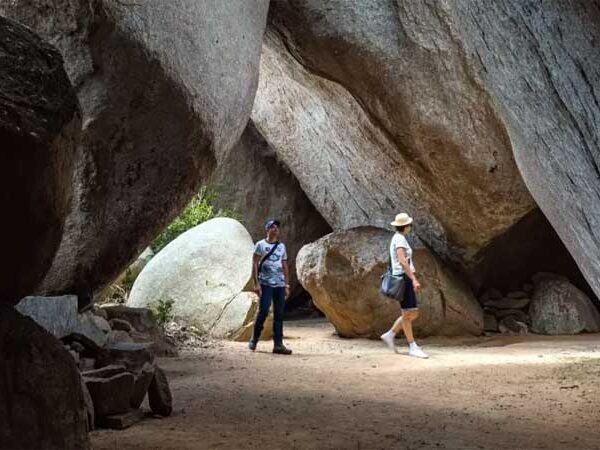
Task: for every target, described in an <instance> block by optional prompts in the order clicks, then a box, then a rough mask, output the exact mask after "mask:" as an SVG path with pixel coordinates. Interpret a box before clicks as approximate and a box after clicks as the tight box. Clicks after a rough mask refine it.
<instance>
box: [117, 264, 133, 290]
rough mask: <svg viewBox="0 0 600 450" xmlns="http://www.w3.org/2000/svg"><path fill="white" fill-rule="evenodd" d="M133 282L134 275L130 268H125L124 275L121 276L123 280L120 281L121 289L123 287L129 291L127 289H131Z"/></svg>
mask: <svg viewBox="0 0 600 450" xmlns="http://www.w3.org/2000/svg"><path fill="white" fill-rule="evenodd" d="M134 282H135V275H134V273H133V271H132V270H131V269H130V268H127V269H126V270H125V276H123V280H122V281H121V283H120V284H121V286H122V287H123V289H125V290H126V291H127V292H129V291H131V288H132V287H133V283H134Z"/></svg>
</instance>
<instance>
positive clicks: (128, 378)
mask: <svg viewBox="0 0 600 450" xmlns="http://www.w3.org/2000/svg"><path fill="white" fill-rule="evenodd" d="M83 381H84V382H85V385H86V386H87V388H88V391H89V393H90V395H91V397H92V401H93V403H94V414H95V417H96V421H98V420H99V418H100V417H103V416H110V415H112V414H121V413H124V412H126V411H128V410H129V399H130V396H131V393H132V392H133V386H134V382H135V376H134V375H133V374H131V373H129V372H123V373H120V374H117V375H113V376H112V377H108V378H87V377H86V378H84V379H83Z"/></svg>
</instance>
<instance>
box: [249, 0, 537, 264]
mask: <svg viewBox="0 0 600 450" xmlns="http://www.w3.org/2000/svg"><path fill="white" fill-rule="evenodd" d="M435 8H436V6H435V5H434V6H429V4H427V5H425V4H423V2H409V1H401V2H397V4H395V2H380V1H374V0H373V1H362V0H360V1H359V0H353V1H336V2H313V1H308V0H298V1H294V0H289V1H285V0H282V1H277V2H273V4H272V5H271V11H270V22H269V32H268V33H267V36H266V39H265V44H264V47H263V56H262V58H261V79H260V82H259V88H258V92H257V97H256V101H255V105H254V109H253V113H252V119H253V121H254V122H255V124H256V126H257V128H258V129H259V131H260V132H261V133H262V134H263V136H265V138H266V139H267V141H268V142H269V143H270V144H271V145H272V146H273V148H274V149H275V150H276V152H277V154H278V156H279V157H280V159H281V160H282V161H283V162H284V163H285V164H286V165H287V166H288V167H289V168H290V170H291V171H292V172H293V173H294V175H295V176H296V177H297V178H298V180H299V182H300V185H301V186H302V187H303V189H304V191H305V192H306V193H307V195H308V197H309V198H310V200H311V201H312V203H313V204H314V205H315V207H316V208H317V209H318V210H319V212H320V213H321V214H322V215H323V217H324V218H325V219H326V220H327V222H328V223H329V224H330V225H331V226H332V228H333V229H336V230H337V229H345V228H350V227H353V226H357V225H376V226H386V225H387V224H388V223H389V221H390V218H391V217H393V216H394V215H395V214H396V213H397V212H398V211H400V210H408V211H409V212H411V213H412V214H414V215H415V216H416V224H417V226H416V232H417V233H418V235H419V237H420V238H422V239H423V240H424V241H425V242H426V243H427V244H428V246H430V247H431V248H432V249H433V250H434V251H435V252H436V253H437V254H439V255H441V256H443V257H444V258H447V259H453V260H456V261H458V262H460V263H463V262H469V261H470V260H471V259H472V258H473V257H474V255H475V254H476V253H477V252H479V251H480V250H481V249H482V248H484V247H485V246H487V245H488V244H489V243H490V242H491V241H492V240H493V239H494V238H495V237H497V236H499V235H501V234H503V233H505V232H506V231H507V230H508V229H509V228H510V227H511V226H512V225H513V224H515V223H516V222H517V221H518V220H520V219H521V218H522V217H523V216H524V215H525V214H527V213H528V212H529V211H531V210H532V209H533V208H534V207H535V203H534V202H533V200H532V198H531V197H530V195H529V194H528V192H527V189H526V187H525V185H524V183H523V182H522V179H521V176H520V174H519V171H518V169H517V166H516V164H515V162H514V159H513V155H512V149H511V146H510V141H509V139H508V135H507V134H506V131H505V128H504V126H503V123H502V120H501V117H500V116H499V115H498V113H497V112H496V111H495V109H494V104H493V101H492V98H491V96H490V95H489V94H488V92H487V91H486V89H485V86H484V85H483V84H482V83H481V82H480V81H479V80H478V79H477V77H476V70H475V68H474V67H473V64H472V63H471V60H470V55H469V54H468V53H467V52H466V51H465V49H464V48H463V46H462V45H461V44H460V42H457V40H456V37H455V35H456V32H457V30H455V29H454V28H453V27H452V26H451V25H452V24H448V23H447V22H448V21H447V18H446V17H445V16H443V15H439V14H436V11H435ZM364 67H368V68H369V70H362V68H364Z"/></svg>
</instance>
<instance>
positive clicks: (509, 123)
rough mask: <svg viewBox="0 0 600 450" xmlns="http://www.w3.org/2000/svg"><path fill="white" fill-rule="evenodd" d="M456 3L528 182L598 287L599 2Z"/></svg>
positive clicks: (456, 14)
mask: <svg viewBox="0 0 600 450" xmlns="http://www.w3.org/2000/svg"><path fill="white" fill-rule="evenodd" d="M449 5H452V6H453V7H454V8H455V10H453V13H454V20H456V23H457V26H458V28H460V31H461V35H462V36H463V39H464V41H465V42H466V43H467V45H468V48H469V50H470V52H471V53H472V56H473V58H474V59H475V60H477V61H478V62H479V64H480V69H481V70H480V71H479V73H478V75H479V76H480V77H481V79H482V80H484V82H485V86H486V89H487V91H488V92H489V93H490V95H491V96H492V99H493V103H494V107H495V109H496V111H498V114H499V115H500V117H501V119H502V121H503V123H504V125H505V127H506V130H507V133H508V137H509V139H510V142H511V145H512V148H513V152H514V154H515V158H516V160H517V164H518V166H519V169H520V170H521V173H522V174H523V177H524V179H525V183H526V184H527V187H528V188H529V190H530V191H531V193H532V195H533V197H534V198H535V200H536V202H537V203H538V204H539V206H540V208H541V209H542V211H544V214H545V215H546V216H547V217H548V219H549V220H550V222H551V223H552V225H553V227H554V228H555V229H556V231H557V232H558V234H559V235H560V237H561V239H562V240H563V242H564V243H565V244H566V246H567V248H568V249H569V250H570V252H571V254H572V255H573V257H574V258H575V260H576V261H577V264H578V265H579V267H580V269H581V271H582V272H583V274H584V275H585V277H586V279H587V281H588V282H589V284H590V286H591V287H592V288H593V289H594V291H595V293H596V295H597V296H600V262H599V260H598V255H599V254H600V201H599V200H598V199H599V198H600V169H599V167H600V144H599V142H600V138H599V136H600V91H599V90H600V85H599V83H598V79H599V77H600V53H598V41H599V40H600V5H599V4H598V2H597V1H588V0H575V1H572V2H562V1H558V0H550V1H544V2H532V1H526V2H523V1H520V0H501V1H497V2H493V4H490V3H488V2H486V1H483V0H476V1H472V2H454V3H450V4H449Z"/></svg>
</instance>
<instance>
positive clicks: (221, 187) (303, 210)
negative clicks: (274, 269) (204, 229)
mask: <svg viewBox="0 0 600 450" xmlns="http://www.w3.org/2000/svg"><path fill="white" fill-rule="evenodd" d="M232 181H234V182H232ZM210 185H211V186H212V188H213V189H214V190H215V191H216V193H217V195H216V198H217V206H219V207H222V208H227V209H231V210H235V211H237V212H239V213H240V215H241V217H242V219H241V221H242V223H243V224H244V226H245V227H246V229H247V230H248V232H249V233H250V235H251V236H252V239H253V240H254V241H255V242H256V241H259V240H260V239H264V237H265V228H264V226H265V221H266V220H267V219H268V218H272V217H275V218H277V219H279V220H280V221H281V224H282V236H281V239H282V241H283V242H285V245H286V248H287V251H288V263H289V265H290V281H291V285H292V290H293V291H295V292H297V291H298V289H297V287H299V286H298V285H297V279H296V255H297V254H298V251H299V250H300V248H301V247H302V246H303V245H305V244H308V243H309V242H313V241H315V240H317V239H319V238H320V237H322V236H324V235H326V234H327V233H330V232H331V227H330V226H329V225H328V224H327V222H326V221H325V220H324V219H323V217H322V216H321V215H320V214H319V212H318V211H317V210H316V209H315V207H314V206H313V204H312V203H311V202H310V200H309V199H308V198H307V196H306V194H305V193H304V191H303V190H302V187H301V186H300V184H299V183H298V180H297V179H296V177H295V176H294V174H292V173H291V172H290V170H289V169H288V168H287V167H286V165H285V164H284V163H283V162H282V161H281V160H280V159H279V157H278V156H277V153H276V152H275V150H274V149H273V148H272V147H271V146H270V145H269V143H268V142H266V141H265V139H264V138H263V137H262V136H261V134H260V133H259V132H258V130H257V129H256V127H255V126H254V124H253V123H252V121H250V123H249V124H248V126H247V127H246V129H245V130H244V133H243V134H242V137H241V139H240V141H239V142H238V143H237V145H236V146H235V147H234V149H233V151H231V152H229V154H228V155H226V156H225V157H224V158H222V159H220V160H218V161H217V168H216V170H215V172H214V173H213V175H212V177H211V179H210ZM293 295H294V292H293V293H292V296H293Z"/></svg>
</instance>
